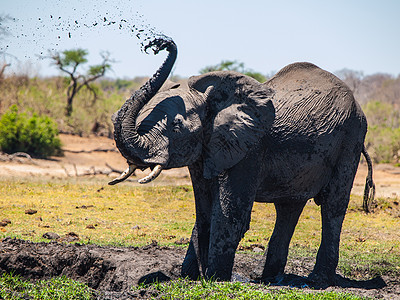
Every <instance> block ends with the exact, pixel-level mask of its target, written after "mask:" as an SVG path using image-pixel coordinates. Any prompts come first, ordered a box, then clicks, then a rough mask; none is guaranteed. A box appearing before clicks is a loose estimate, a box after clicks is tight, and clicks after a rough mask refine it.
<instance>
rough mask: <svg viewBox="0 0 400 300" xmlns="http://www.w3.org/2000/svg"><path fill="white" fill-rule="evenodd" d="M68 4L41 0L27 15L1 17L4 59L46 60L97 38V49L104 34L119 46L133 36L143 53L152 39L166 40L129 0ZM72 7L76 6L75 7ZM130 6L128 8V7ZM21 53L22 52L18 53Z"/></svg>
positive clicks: (1, 52) (1, 44)
mask: <svg viewBox="0 0 400 300" xmlns="http://www.w3.org/2000/svg"><path fill="white" fill-rule="evenodd" d="M68 2H69V1H46V0H45V1H43V2H39V3H40V4H39V3H38V7H37V8H36V11H30V12H29V16H26V17H20V18H16V17H14V16H12V15H3V16H1V18H0V29H1V31H0V54H2V55H3V58H4V60H5V58H6V56H7V57H8V59H13V57H15V56H14V53H19V55H18V57H19V58H22V57H23V58H25V59H35V60H37V59H45V58H48V54H49V53H52V52H60V51H63V50H65V49H71V48H82V47H83V48H85V46H82V41H86V40H88V39H93V38H96V39H97V40H98V43H99V48H100V47H105V48H106V47H107V45H104V44H103V43H102V36H103V35H104V34H112V35H113V36H116V37H117V38H118V39H119V38H120V39H121V43H123V42H125V41H126V40H129V45H132V37H133V38H134V39H135V40H137V43H138V44H139V45H140V48H141V50H142V52H146V53H147V51H145V50H146V45H148V44H149V42H150V41H151V40H154V39H155V38H163V39H164V38H166V39H168V38H167V37H166V36H165V35H164V34H163V33H162V32H161V31H160V30H158V29H156V28H155V27H152V26H151V25H150V24H148V22H147V21H146V19H145V17H144V15H142V14H141V13H140V12H139V11H138V10H136V9H137V8H139V5H135V3H132V2H129V1H122V0H120V1H107V0H103V1H97V2H96V6H95V7H94V6H93V3H91V2H88V3H76V2H75V1H74V2H75V3H73V4H68ZM43 5H47V6H48V7H50V9H46V11H52V13H46V14H44V13H43V12H42V10H43V9H41V7H39V6H43ZM74 5H75V6H76V7H74ZM127 5H129V6H130V7H127ZM21 51H23V53H22V54H21Z"/></svg>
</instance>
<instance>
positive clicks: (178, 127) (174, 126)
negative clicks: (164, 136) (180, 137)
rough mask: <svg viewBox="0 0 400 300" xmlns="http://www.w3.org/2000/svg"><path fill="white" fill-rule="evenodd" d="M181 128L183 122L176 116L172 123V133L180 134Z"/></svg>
mask: <svg viewBox="0 0 400 300" xmlns="http://www.w3.org/2000/svg"><path fill="white" fill-rule="evenodd" d="M182 127H183V120H182V117H181V116H177V117H176V118H175V119H174V121H173V122H172V131H173V132H177V133H178V132H181V129H182Z"/></svg>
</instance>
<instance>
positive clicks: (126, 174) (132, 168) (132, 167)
mask: <svg viewBox="0 0 400 300" xmlns="http://www.w3.org/2000/svg"><path fill="white" fill-rule="evenodd" d="M135 170H136V166H135V165H134V164H130V165H129V167H128V168H127V169H126V170H125V171H124V172H122V173H121V175H120V176H119V177H117V178H115V179H114V180H112V181H110V182H109V183H108V184H109V185H114V184H117V183H120V182H121V181H124V180H125V179H127V178H128V177H129V176H131V175H132V174H133V172H135Z"/></svg>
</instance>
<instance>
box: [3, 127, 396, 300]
mask: <svg viewBox="0 0 400 300" xmlns="http://www.w3.org/2000/svg"><path fill="white" fill-rule="evenodd" d="M61 140H62V142H63V145H64V146H63V149H64V150H65V156H64V157H53V158H51V159H49V160H42V159H30V158H27V157H24V156H23V155H14V156H10V155H5V154H2V155H0V179H1V178H5V177H6V178H23V177H25V178H28V177H29V178H38V179H42V178H43V179H45V180H51V179H52V178H61V179H62V178H68V177H96V178H98V180H102V181H104V182H105V184H106V182H107V181H109V180H110V179H111V178H114V177H116V176H118V174H117V173H116V172H112V169H118V170H120V171H123V170H124V169H125V168H126V163H125V161H124V159H123V158H122V157H121V155H120V154H119V153H118V152H117V151H116V148H115V146H114V142H113V141H112V140H110V139H107V138H104V137H90V138H82V137H78V136H70V135H61ZM147 172H148V171H147ZM145 173H146V172H145ZM366 173H367V168H366V166H365V165H363V164H361V165H360V167H359V171H358V173H357V176H356V179H355V183H354V188H353V193H355V194H360V195H361V194H362V193H363V188H364V183H365V176H366ZM137 175H138V177H142V176H144V174H141V172H138V174H137ZM136 179H137V178H136V177H133V179H131V180H130V183H129V184H132V185H136V184H137V182H136V181H135V180H136ZM374 180H375V183H376V189H377V190H376V192H377V197H389V198H396V197H399V196H400V168H395V167H392V166H390V165H377V166H374ZM151 184H154V185H159V184H190V178H189V175H188V171H187V169H186V168H182V169H177V170H168V171H164V172H163V173H162V175H161V176H160V177H159V178H157V179H156V180H155V181H154V182H152V183H151ZM185 251H186V250H185V249H184V248H180V247H176V248H166V247H160V246H158V245H157V244H151V245H148V246H145V247H141V248H136V247H131V248H117V247H100V246H96V245H79V244H64V243H58V242H51V243H31V242H28V241H22V240H16V239H11V238H5V239H3V240H2V241H0V273H2V272H9V271H11V270H14V271H15V272H16V273H18V274H21V275H23V276H24V277H25V278H29V279H39V278H49V277H52V276H60V275H66V276H68V277H70V278H73V279H77V280H80V281H82V282H85V283H87V284H88V285H89V286H90V287H92V288H94V289H96V291H97V297H98V299H141V298H142V299H145V298H148V297H149V295H148V294H147V295H146V291H141V292H138V291H136V292H132V291H131V290H130V287H131V286H132V285H136V284H137V283H138V282H141V281H143V280H147V281H151V280H153V279H154V278H157V279H158V280H160V281H162V280H168V279H176V278H177V277H178V276H179V274H180V265H181V263H182V260H183V257H184V255H185ZM314 260H315V258H314V257H310V258H307V259H304V258H301V259H300V258H299V259H291V260H289V261H288V266H287V269H286V272H287V273H288V274H291V275H288V276H286V277H285V279H284V280H283V282H281V285H283V286H290V285H291V284H292V283H293V282H295V281H296V280H297V282H299V280H300V281H302V280H303V279H304V278H302V277H301V276H306V275H307V274H309V273H310V272H311V270H312V267H313V265H314ZM262 265H263V256H262V255H255V254H250V253H248V254H245V253H239V254H238V255H237V257H236V261H235V267H234V273H235V274H238V275H237V276H236V278H241V279H242V280H244V281H246V280H255V279H257V277H258V276H259V275H260V274H261V268H262ZM294 274H295V275H294ZM293 280H294V281H293ZM338 285H339V286H337V287H329V288H328V289H326V290H328V291H330V290H334V291H342V292H350V293H354V294H358V295H361V296H368V297H373V298H382V299H400V278H389V277H382V278H375V279H371V280H366V281H352V280H347V279H342V280H340V281H339V282H338ZM304 289H305V290H306V291H308V289H307V287H305V288H304Z"/></svg>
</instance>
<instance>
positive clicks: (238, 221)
mask: <svg viewBox="0 0 400 300" xmlns="http://www.w3.org/2000/svg"><path fill="white" fill-rule="evenodd" d="M152 46H153V47H154V48H156V51H157V52H158V51H159V50H162V49H167V51H169V56H168V58H167V59H166V60H165V62H164V64H163V66H161V68H160V69H159V71H158V72H157V73H156V74H155V75H154V77H153V78H152V79H151V80H150V83H147V84H146V85H145V86H144V87H143V88H142V89H141V90H140V91H138V92H136V93H135V94H134V95H133V96H132V97H131V98H130V99H128V100H127V102H126V103H125V104H124V105H123V106H122V108H121V109H120V110H119V111H118V112H117V114H116V115H115V116H114V126H115V140H116V143H117V146H118V148H119V149H120V152H121V153H122V155H123V156H124V157H125V158H126V159H127V161H128V163H129V164H135V166H136V167H138V168H141V169H144V168H147V167H150V168H154V166H155V165H157V164H159V165H161V166H162V168H163V169H169V168H177V167H182V166H188V167H189V171H190V175H191V180H192V183H193V189H194V196H195V203H196V222H195V225H194V228H193V232H192V237H191V241H190V245H189V248H188V251H187V254H186V257H185V259H184V262H183V265H182V275H183V276H188V277H190V278H192V279H196V278H198V277H199V276H201V275H203V276H205V277H207V278H210V277H214V278H216V279H219V280H229V279H230V278H231V275H232V267H233V261H234V256H235V251H236V248H237V246H238V243H239V241H240V240H241V238H242V237H243V235H244V234H245V232H246V231H247V230H248V229H249V222H250V213H251V210H252V206H253V203H254V201H257V202H265V203H274V205H275V208H276V214H277V217H276V224H275V229H274V231H273V234H272V237H271V239H270V242H269V245H268V250H267V252H266V262H265V268H264V271H263V274H262V280H263V281H265V282H270V281H271V280H273V279H274V277H276V276H278V275H280V274H282V273H283V272H284V268H285V264H286V260H287V254H288V247H289V242H290V239H291V237H292V235H293V232H294V229H295V226H296V224H297V221H298V219H299V216H300V214H301V212H302V210H303V208H304V206H305V204H306V202H307V200H309V199H311V198H314V200H315V202H316V204H318V205H320V206H321V215H322V241H321V245H320V248H319V251H318V255H317V259H316V264H315V267H314V270H313V272H312V273H311V274H310V276H309V279H310V280H311V281H314V282H320V283H324V284H334V283H335V270H336V267H337V264H338V257H339V239H340V232H341V228H342V222H343V218H344V215H345V212H346V209H347V205H348V202H349V197H350V190H351V188H352V184H353V180H354V176H355V174H356V171H357V167H358V163H359V160H360V154H361V152H363V153H364V154H365V155H366V157H367V159H368V162H370V160H369V157H368V154H367V153H366V151H365V149H364V146H363V145H364V137H365V134H366V131H367V121H366V118H365V116H364V114H363V112H362V110H361V108H360V106H359V105H358V103H357V102H356V101H355V100H354V98H353V94H352V92H351V91H350V90H349V88H348V87H347V86H346V85H345V84H344V83H343V82H342V81H340V80H339V79H338V78H336V77H335V76H334V75H332V74H330V73H328V72H326V71H324V70H321V69H320V68H318V67H316V66H315V65H312V64H310V63H295V64H291V65H289V66H287V67H285V68H283V69H282V70H281V71H279V72H278V73H277V74H276V75H275V76H274V77H273V78H272V79H270V80H269V81H267V82H265V83H263V84H261V83H259V82H257V81H256V80H254V79H252V78H250V77H247V76H244V75H242V74H239V73H235V72H227V71H222V72H212V73H208V74H204V75H201V76H194V77H191V78H190V79H189V81H188V84H187V85H183V86H178V85H171V84H169V85H168V84H165V85H164V86H163V87H162V88H161V89H160V87H161V85H162V84H164V82H165V80H166V78H167V76H168V74H169V72H170V70H171V68H172V66H173V63H174V61H175V57H176V46H175V45H174V44H173V42H172V41H162V42H160V41H157V42H155V43H153V44H152ZM160 78H161V79H160ZM151 82H153V83H151ZM154 82H156V83H157V84H154ZM149 86H155V89H156V90H151V88H149ZM149 90H150V92H149ZM146 93H147V94H149V95H150V96H148V95H147V96H146V95H144V94H146ZM369 167H370V172H369V177H368V179H367V185H366V187H367V189H366V190H368V188H370V187H372V184H373V183H372V170H371V165H370V163H369Z"/></svg>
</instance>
